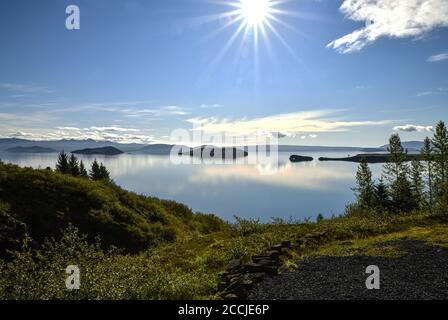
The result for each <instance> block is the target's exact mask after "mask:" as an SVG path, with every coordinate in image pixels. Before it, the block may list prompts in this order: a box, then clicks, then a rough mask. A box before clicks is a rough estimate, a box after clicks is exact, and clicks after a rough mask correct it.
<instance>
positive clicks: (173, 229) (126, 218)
mask: <svg viewBox="0 0 448 320" xmlns="http://www.w3.org/2000/svg"><path fill="white" fill-rule="evenodd" d="M0 223H1V227H0V228H1V229H0V241H3V242H4V243H0V247H2V248H6V247H14V246H15V244H17V241H18V240H20V239H21V238H23V237H24V236H25V234H27V235H28V236H29V237H30V238H31V239H32V240H33V242H34V244H41V243H43V241H44V240H45V239H46V238H51V237H54V238H56V239H58V238H60V236H61V231H62V230H64V229H65V228H67V227H68V226H69V225H70V224H71V225H73V226H75V227H76V228H77V229H78V230H79V231H80V232H81V233H82V234H86V235H88V240H89V241H90V242H92V241H93V240H94V239H95V237H97V236H99V237H100V238H101V243H102V245H103V246H104V247H108V246H112V245H113V246H116V247H118V248H121V249H125V251H126V252H132V253H136V252H139V251H141V250H144V249H147V248H150V247H154V246H156V245H158V244H161V243H165V242H173V241H175V240H176V239H178V238H183V237H186V236H188V235H190V234H192V233H194V232H207V231H211V230H213V229H214V228H215V229H216V228H218V229H219V228H222V227H224V226H225V224H224V223H223V222H222V221H220V220H219V219H218V218H214V217H211V216H204V215H195V214H193V213H192V211H191V210H190V209H189V208H187V207H186V206H184V205H182V204H179V203H176V202H173V201H164V200H160V199H156V198H150V197H145V196H141V195H136V194H135V193H131V192H128V191H125V190H123V189H121V188H120V187H118V186H117V185H115V184H114V183H110V182H97V181H91V180H88V179H83V178H74V177H71V176H69V175H62V174H59V173H55V172H52V171H51V170H34V169H31V168H19V167H17V166H14V165H5V164H0ZM208 229H210V230H208ZM18 236H20V238H17V237H18ZM7 239H10V241H9V242H8V243H6V240H7ZM3 251H4V250H3Z"/></svg>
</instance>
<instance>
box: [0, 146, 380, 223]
mask: <svg viewBox="0 0 448 320" xmlns="http://www.w3.org/2000/svg"><path fill="white" fill-rule="evenodd" d="M290 155H291V153H280V154H279V157H278V160H275V161H274V160H272V163H269V162H268V163H266V161H264V162H263V163H264V165H263V166H261V165H259V164H247V163H233V161H231V162H230V163H227V164H225V165H223V164H214V165H213V164H212V165H210V164H180V165H178V164H173V163H172V161H171V159H170V157H169V156H151V155H137V154H123V155H119V156H113V157H107V156H97V157H96V158H97V159H98V161H101V162H103V163H104V164H105V165H106V167H107V168H108V169H109V171H110V172H111V176H112V178H113V179H114V180H115V182H116V183H117V184H119V185H120V186H122V187H123V188H125V189H127V190H131V191H134V192H137V193H140V194H145V195H151V196H156V197H160V198H164V199H170V200H176V201H179V202H182V203H185V204H186V205H188V206H189V207H191V208H192V209H193V210H194V211H200V212H204V213H214V214H216V215H218V216H220V217H221V218H223V219H226V220H229V221H232V220H233V219H234V216H235V215H237V216H240V217H244V218H260V220H261V221H263V222H268V221H269V220H270V218H271V217H279V218H283V219H287V220H289V218H291V217H292V218H294V219H304V218H312V219H314V218H315V217H316V216H317V215H318V214H319V213H322V214H323V215H324V216H325V217H330V216H332V215H333V214H335V215H338V214H342V213H343V212H344V208H345V205H346V204H347V203H349V202H352V201H353V200H354V195H353V191H352V190H351V188H353V187H354V186H355V173H356V168H357V164H356V163H350V162H319V161H318V160H317V159H318V158H319V157H322V156H325V157H346V156H347V155H348V153H341V152H330V153H329V152H326V153H325V152H323V153H313V152H303V153H300V155H303V156H311V157H314V159H315V160H314V161H313V162H303V163H291V162H290V161H289V156H290ZM353 155H354V154H353ZM56 158H57V154H11V153H0V159H2V161H3V162H8V163H14V164H17V165H19V166H21V167H25V166H27V167H33V168H46V167H52V168H54V164H55V162H56ZM79 158H80V159H82V160H83V161H84V163H86V164H90V163H91V162H92V161H93V159H94V158H93V157H89V156H79ZM187 158H188V157H187ZM249 158H250V157H249ZM270 160H271V159H268V161H270ZM243 161H245V162H247V161H249V160H248V159H246V160H243ZM277 164H278V166H277ZM371 168H372V171H373V173H374V177H379V176H380V175H381V168H382V165H381V164H375V165H371Z"/></svg>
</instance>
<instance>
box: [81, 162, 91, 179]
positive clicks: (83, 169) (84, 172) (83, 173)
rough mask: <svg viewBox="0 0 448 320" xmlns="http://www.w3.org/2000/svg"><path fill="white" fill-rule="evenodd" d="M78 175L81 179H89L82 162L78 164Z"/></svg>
mask: <svg viewBox="0 0 448 320" xmlns="http://www.w3.org/2000/svg"><path fill="white" fill-rule="evenodd" d="M79 175H80V176H81V177H83V178H88V177H89V174H88V173H87V169H86V167H85V166H84V162H83V161H82V160H81V161H80V162H79Z"/></svg>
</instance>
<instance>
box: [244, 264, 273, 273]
mask: <svg viewBox="0 0 448 320" xmlns="http://www.w3.org/2000/svg"><path fill="white" fill-rule="evenodd" d="M244 267H245V269H246V270H247V271H248V272H254V273H268V274H275V273H277V267H275V266H272V265H270V264H260V263H254V262H249V263H248V264H246V265H245V266H244Z"/></svg>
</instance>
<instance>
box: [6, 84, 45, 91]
mask: <svg viewBox="0 0 448 320" xmlns="http://www.w3.org/2000/svg"><path fill="white" fill-rule="evenodd" d="M0 89H3V90H6V91H11V92H19V93H52V92H53V91H52V90H50V89H48V88H46V87H39V86H35V85H25V84H16V83H0Z"/></svg>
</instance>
